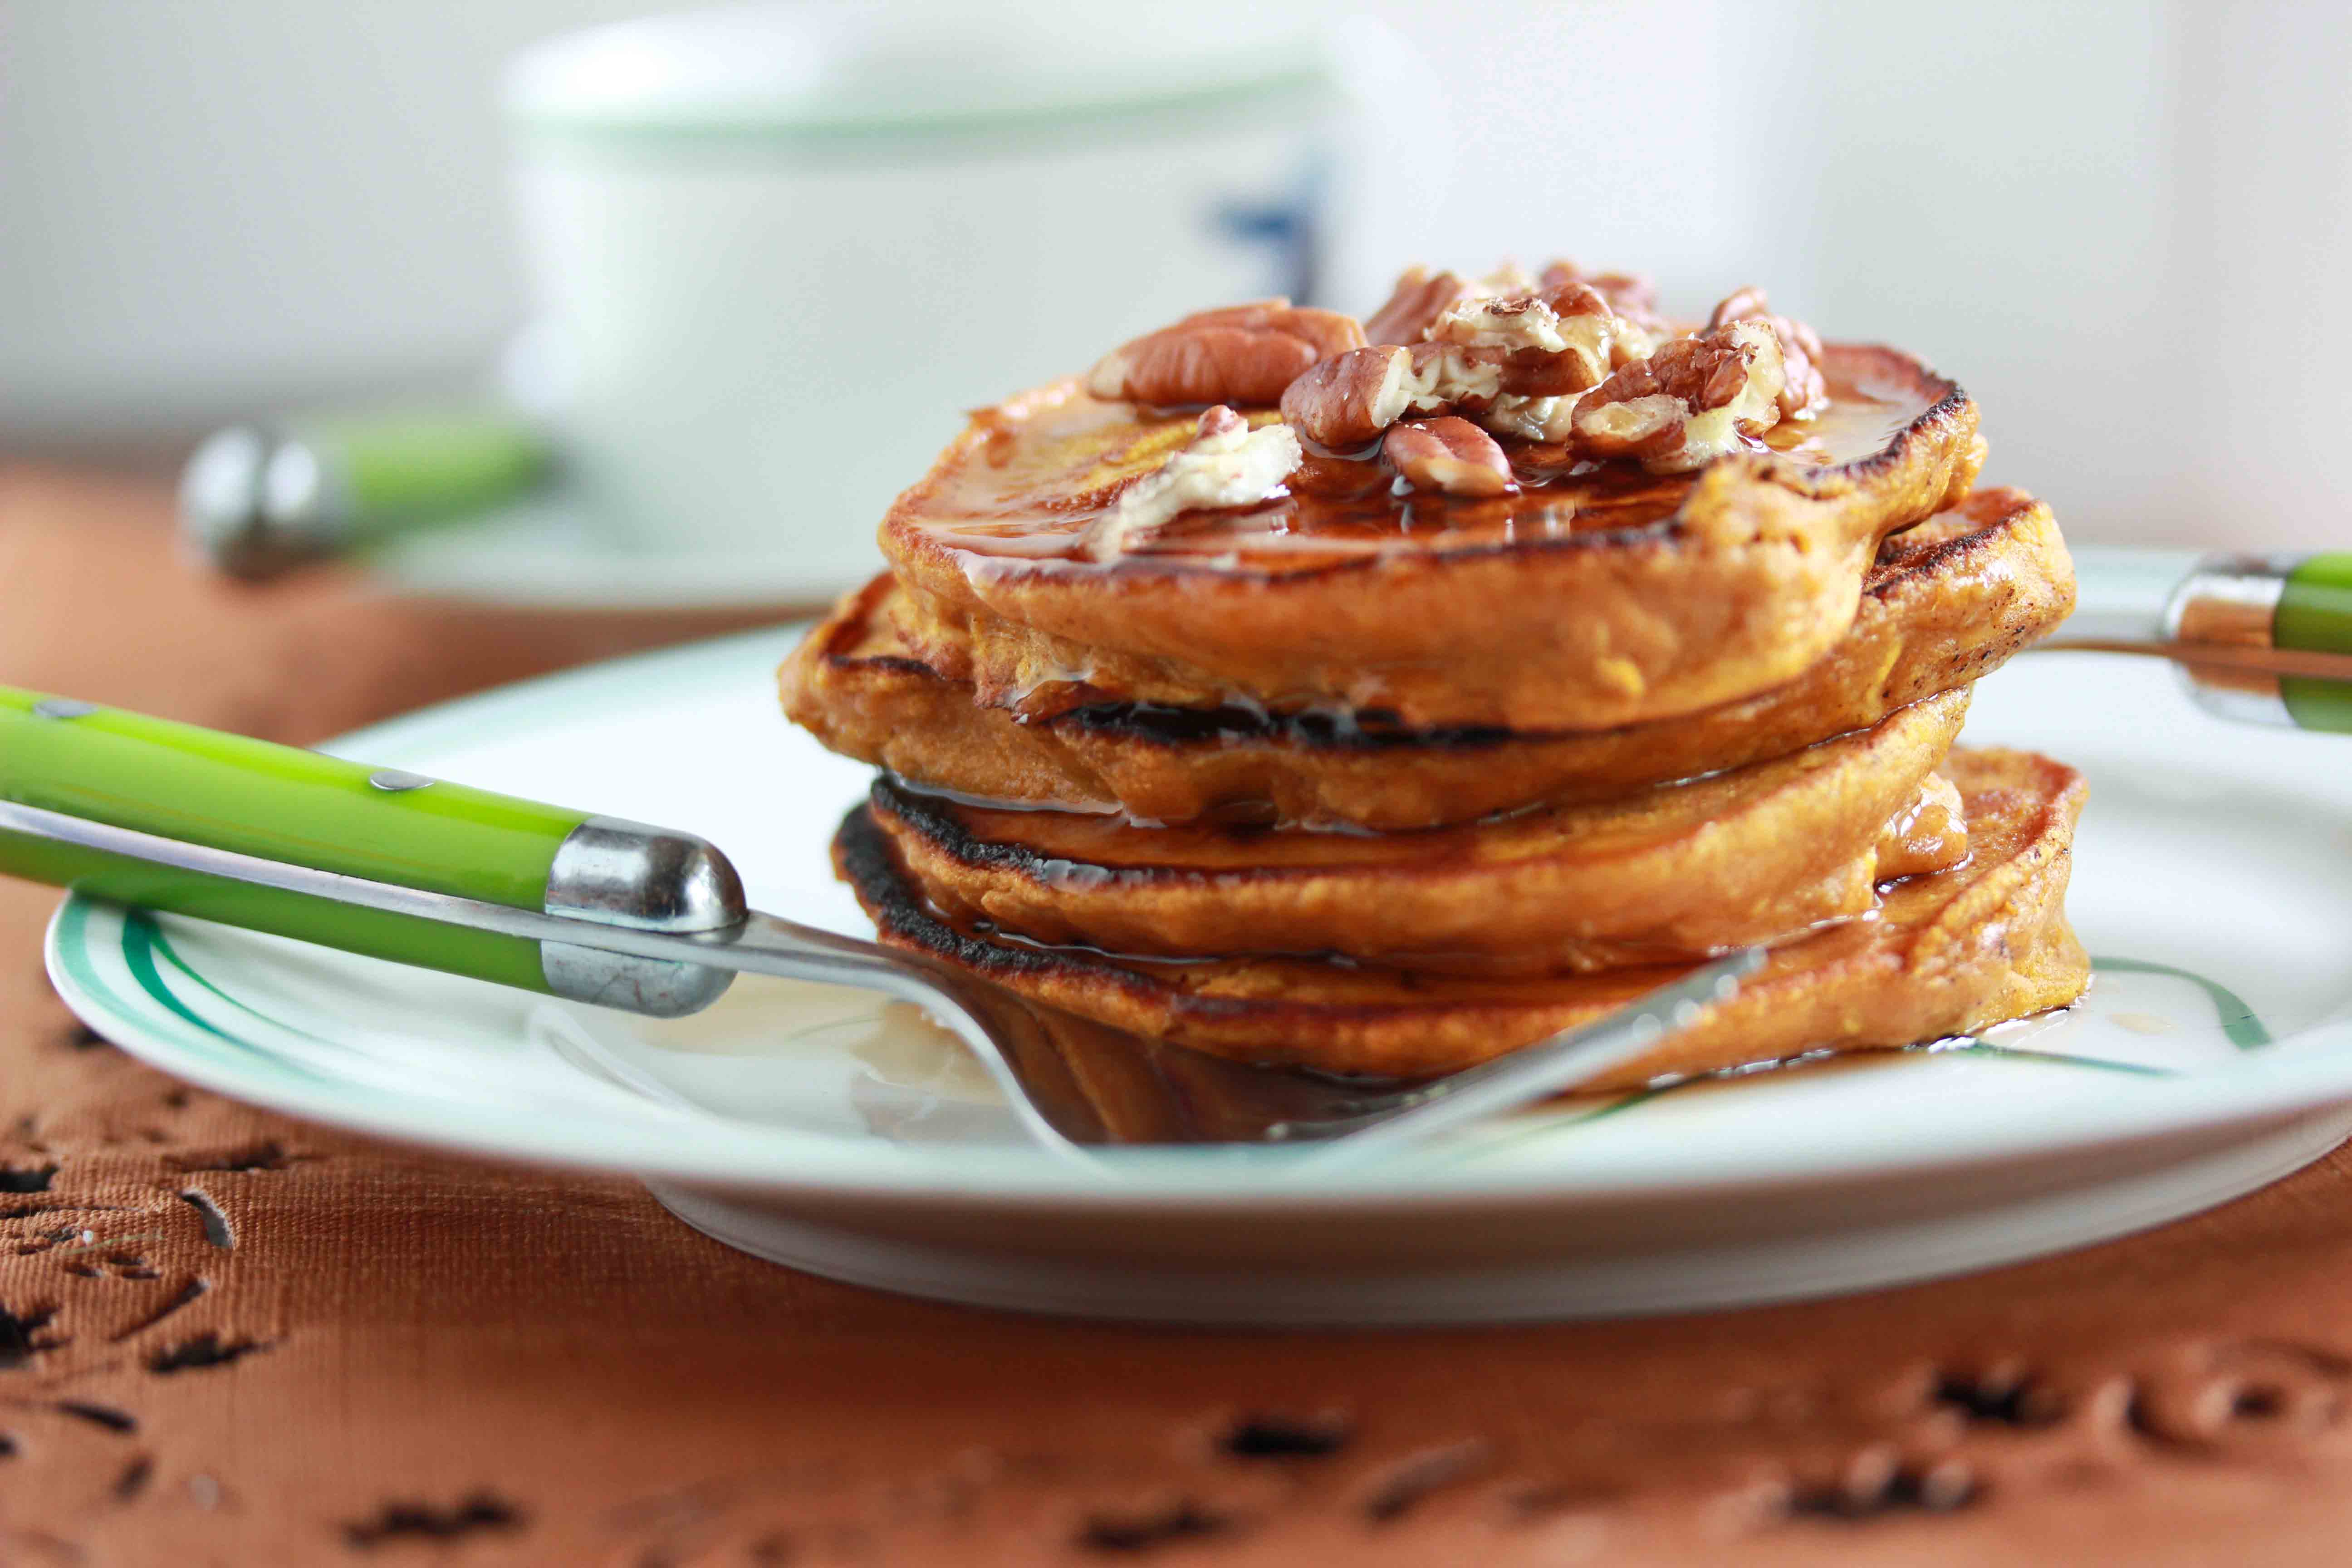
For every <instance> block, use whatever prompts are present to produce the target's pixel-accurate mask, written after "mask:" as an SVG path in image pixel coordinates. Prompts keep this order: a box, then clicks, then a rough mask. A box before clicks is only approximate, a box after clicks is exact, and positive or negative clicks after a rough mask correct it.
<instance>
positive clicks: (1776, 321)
mask: <svg viewBox="0 0 2352 1568" xmlns="http://www.w3.org/2000/svg"><path fill="white" fill-rule="evenodd" d="M1733 321H1761V322H1763V323H1764V324H1765V325H1766V326H1769V327H1770V328H1771V329H1772V331H1774V333H1776V334H1777V335H1778V336H1779V337H1780V360H1781V363H1782V365H1783V366H1784V367H1785V374H1786V382H1785V384H1783V385H1782V386H1781V388H1780V417H1781V418H1783V419H1803V418H1807V417H1809V416H1811V415H1814V414H1817V413H1819V412H1821V410H1822V409H1823V408H1825V407H1827V406H1828V405H1829V401H1830V396H1829V387H1828V386H1827V384H1824V383H1823V382H1822V371H1821V364H1822V340H1821V338H1820V336H1819V335H1818V334H1817V333H1815V332H1814V331H1813V329H1812V328H1811V327H1809V326H1807V325H1805V323H1804V322H1802V321H1793V320H1791V319H1790V318H1789V317H1787V316H1776V315H1774V314H1773V313H1772V309H1771V306H1770V304H1769V302H1768V301H1767V300H1765V298H1764V290H1763V289H1752V288H1751V289H1734V290H1733V291H1732V292H1731V293H1730V294H1729V295H1728V296H1727V297H1726V298H1725V300H1724V301H1723V302H1722V303H1721V304H1719V305H1717V307H1716V308H1715V312H1714V314H1712V315H1710V316H1708V317H1707V319H1706V324H1707V329H1708V330H1709V331H1713V330H1714V329H1716V328H1717V327H1720V326H1725V325H1727V324H1728V323H1730V322H1733Z"/></svg>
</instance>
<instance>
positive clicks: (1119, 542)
mask: <svg viewBox="0 0 2352 1568" xmlns="http://www.w3.org/2000/svg"><path fill="white" fill-rule="evenodd" d="M1305 455H1306V454H1305V452H1304V451H1303V450H1302V449H1301V448H1300V447H1299V445H1298V437H1297V436H1296V435H1294V434H1293V433H1292V432H1291V429H1290V427H1289V426H1286V425H1266V426H1260V427H1259V428H1257V429H1255V430H1253V429H1251V428H1250V425H1249V421H1248V420H1246V419H1244V418H1243V417H1242V416H1240V415H1239V414H1236V413H1234V411H1233V410H1232V409H1231V408H1228V407H1226V406H1225V405H1223V404H1219V405H1216V406H1215V407H1213V408H1211V409H1209V410H1208V411H1207V412H1206V413H1204V414H1202V416H1201V419H1200V423H1199V424H1198V425H1196V426H1194V427H1193V434H1192V440H1191V441H1190V442H1188V443H1187V444H1186V445H1185V446H1184V447H1183V449H1182V450H1181V451H1179V452H1177V453H1176V454H1175V455H1174V456H1172V457H1171V458H1169V459H1168V460H1167V461H1166V462H1165V463H1162V464H1161V465H1160V467H1159V468H1157V469H1155V470H1154V471H1153V472H1151V473H1149V474H1146V475H1145V476H1144V477H1143V478H1141V479H1138V480H1136V481H1135V482H1134V483H1133V484H1130V485H1129V486H1128V488H1127V489H1126V490H1125V492H1124V493H1122V494H1121V495H1120V496H1119V498H1118V507H1117V509H1115V510H1113V511H1112V512H1111V513H1110V514H1109V515H1108V516H1107V517H1106V518H1104V519H1103V520H1102V522H1101V523H1100V524H1097V531H1096V536H1095V538H1094V540H1093V541H1092V550H1093V553H1094V554H1095V556H1096V557H1097V559H1102V558H1105V557H1108V556H1111V555H1116V554H1118V552H1120V551H1123V550H1126V549H1129V548H1130V547H1131V546H1133V545H1134V544H1135V543H1137V542H1139V541H1140V540H1143V539H1147V538H1149V537H1150V536H1151V535H1152V534H1154V533H1157V532H1158V531H1160V530H1161V529H1164V528H1166V527H1167V526H1168V524H1169V523H1170V522H1171V521H1174V520H1175V519H1176V518H1177V517H1179V516H1181V515H1182V514H1183V513H1185V512H1188V511H1202V510H1216V509H1220V508H1227V507H1241V506H1255V505H1257V504H1258V503H1259V502H1261V501H1268V500H1274V499H1275V497H1276V496H1279V495H1281V494H1283V493H1285V492H1284V488H1283V481H1284V480H1285V479H1288V478H1289V477H1290V476H1291V474H1292V473H1293V472H1294V471H1296V470H1297V467H1298V464H1299V460H1300V459H1301V458H1303V457H1305Z"/></svg>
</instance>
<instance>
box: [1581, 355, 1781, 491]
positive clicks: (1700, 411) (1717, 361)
mask: <svg viewBox="0 0 2352 1568" xmlns="http://www.w3.org/2000/svg"><path fill="white" fill-rule="evenodd" d="M1786 381H1787V374H1786V372H1785V371H1784V370H1783V368H1782V362H1781V354H1780V334H1779V333H1778V332H1776V331H1773V329H1772V328H1770V327H1769V326H1767V325H1766V324H1764V323H1763V322H1761V321H1731V322H1727V323H1726V324H1724V325H1722V326H1719V327H1717V328H1715V329H1713V330H1712V331H1706V332H1702V333H1699V334H1697V335H1696V336H1692V337H1686V338H1676V339H1675V341H1674V342H1670V343H1668V344H1666V346H1665V347H1664V348H1662V349H1660V350H1658V352H1657V353H1654V354H1652V355H1650V356H1649V357H1648V358H1647V359H1644V360H1641V361H1639V362H1637V363H1633V364H1629V365H1627V366H1626V367H1625V368H1624V369H1622V370H1621V371H1619V372H1617V374H1614V375H1612V376H1611V377H1610V378H1609V379H1608V380H1606V381H1604V382H1602V383H1601V384H1600V385H1599V386H1597V387H1595V388H1593V389H1592V391H1591V393H1589V394H1587V395H1586V396H1585V398H1584V400H1583V401H1582V402H1581V403H1580V404H1579V405H1577V409H1576V413H1575V416H1574V417H1573V418H1572V419H1571V420H1570V425H1571V427H1572V428H1573V430H1574V432H1575V437H1576V445H1577V447H1578V448H1579V450H1580V451H1582V452H1585V453H1587V454H1588V455H1590V456H1592V457H1596V458H1633V459H1635V460H1637V461H1638V462H1640V463H1641V465H1642V466H1643V468H1647V469H1649V470H1650V471H1651V472H1653V473H1684V472H1687V471H1689V470H1690V469H1693V468H1699V467H1702V466H1704V465H1705V464H1706V463H1707V462H1708V461H1710V460H1712V459H1713V458H1718V457H1721V456H1722V455H1723V454H1725V453H1726V452H1731V451H1736V450H1738V449H1740V448H1741V447H1743V446H1744V445H1745V444H1746V442H1745V439H1744V438H1746V437H1757V436H1761V435H1762V434H1763V433H1764V432H1765V431H1767V430H1769V429H1770V428H1771V427H1772V426H1775V425H1777V424H1779V423H1780V394H1781V391H1782V389H1783V387H1784V386H1785V384H1786Z"/></svg>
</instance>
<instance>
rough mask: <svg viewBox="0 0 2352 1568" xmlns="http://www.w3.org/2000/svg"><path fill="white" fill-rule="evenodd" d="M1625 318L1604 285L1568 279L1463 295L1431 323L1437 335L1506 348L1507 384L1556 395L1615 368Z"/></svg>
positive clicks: (1527, 392)
mask: <svg viewBox="0 0 2352 1568" xmlns="http://www.w3.org/2000/svg"><path fill="white" fill-rule="evenodd" d="M1620 325H1621V323H1620V322H1619V320H1618V317H1617V315H1616V313H1615V312H1613V311H1612V310H1610V309H1609V301H1608V300H1604V299H1602V298H1601V295H1600V294H1599V293H1598V292H1597V291H1595V290H1594V289H1590V288H1588V287H1586V286H1585V285H1584V284H1581V283H1564V284H1561V285H1560V286H1559V287H1558V288H1556V289H1546V290H1544V291H1543V292H1541V293H1528V294H1506V295H1500V296H1491V297H1473V298H1470V299H1465V300H1457V301H1456V302H1455V303H1454V304H1453V305H1452V306H1450V307H1448V308H1447V309H1446V310H1445V311H1444V314H1442V315H1440V316H1439V317H1438V318H1437V320H1436V321H1433V322H1432V323H1431V325H1430V328H1429V337H1430V341H1431V342H1443V343H1454V344H1456V345H1458V346H1460V347H1463V348H1471V349H1488V350H1493V351H1495V352H1496V353H1500V354H1502V355H1503V356H1504V372H1503V390H1504V391H1506V392H1508V393H1512V394H1515V395H1519V396H1523V397H1556V396H1559V395H1560V394H1562V393H1568V392H1582V391H1584V390H1585V389H1586V388H1587V387H1591V386H1598V385H1599V384H1601V381H1602V380H1603V379H1604V378H1606V377H1607V376H1608V374H1609V372H1610V370H1611V368H1612V354H1613V350H1614V348H1615V345H1616V342H1617V339H1618V336H1619V331H1620Z"/></svg>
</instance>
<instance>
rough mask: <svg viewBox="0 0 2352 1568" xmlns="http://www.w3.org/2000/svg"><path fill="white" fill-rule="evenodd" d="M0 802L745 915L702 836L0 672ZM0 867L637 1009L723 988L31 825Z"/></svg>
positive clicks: (685, 918) (359, 868)
mask: <svg viewBox="0 0 2352 1568" xmlns="http://www.w3.org/2000/svg"><path fill="white" fill-rule="evenodd" d="M0 801H6V802H10V803H13V804H15V805H23V806H30V807H35V808H37V809H40V810H44V811H49V812H56V813H59V814H62V815H65V816H73V817H79V818H81V819H83V820H86V821H89V822H96V823H102V824H106V825H109V826H114V827H120V828H129V829H132V830H134V831H137V832H141V833H145V834H151V835H153V836H155V837H162V838H167V839H172V840H175V841H177V842H180V843H184V844H194V845H200V846H204V847H208V848H213V849H220V850H227V851H231V852H234V853H236V854H242V855H247V856H253V857H257V858H261V859H265V860H270V861H277V862H281V863H286V864H291V865H296V866H303V867H308V868H312V869H314V870H320V871H329V872H334V873H337V874H339V875H341V876H346V877H354V878H359V879H364V880H366V881H370V882H379V883H390V884H393V885H395V886H397V887H401V888H406V889H415V890H419V891H423V892H428V893H442V894H449V895H453V896H455V897H457V898H461V899H469V900H476V901H478V902H481V903H489V904H498V905H503V906H505V907H506V908H509V909H514V910H530V911H533V912H535V913H545V914H559V915H564V916H569V917H572V918H575V919H579V920H583V921H606V922H610V923H616V924H622V925H629V926H635V927H637V928H640V929H646V930H667V931H700V930H711V929H717V928H719V927H722V926H724V925H727V924H730V923H732V921H736V920H740V919H741V918H742V913H743V911H742V904H741V889H740V883H738V882H737V881H736V879H735V874H734V869H733V868H732V867H730V866H728V865H727V864H726V858H725V857H724V856H721V855H719V853H718V851H717V850H716V849H714V848H712V847H710V846H709V845H708V844H706V843H704V842H703V841H702V840H700V839H698V838H694V837H691V836H689V835H684V834H670V833H667V832H666V831H665V830H662V829H659V828H648V827H645V826H642V825H639V824H634V823H624V822H617V821H615V820H614V819H613V818H609V817H598V816H590V815H589V814H588V813H585V812H581V811H573V810H569V809H566V808H564V807H561V806H552V805H541V804H540V803H538V802H536V801H528V800H519V799H516V798H515V797H513V796H510V795H491V794H489V793H488V792H486V791H482V790H477V789H468V788H467V787H466V786H465V785H463V784H450V783H447V782H446V781H443V780H438V779H426V778H423V777H421V776H419V775H417V774H414V773H403V772H400V771H397V770H393V769H383V768H371V767H368V766H367V765H365V764H364V763H351V762H345V761H343V760H341V758H337V757H329V756H324V755H321V754H320V753H318V752H305V751H298V750H296V749H294V748H292V747H289V746H276V745H271V744H269V743H268V742H262V741H255V740H250V739H247V738H246V737H244V736H241V735H228V734H223V733H220V732H218V731H211V730H204V729H199V728H197V727H195V726H194V725H189V724H175V723H172V722H170V721H165V720H162V719H152V718H147V717H145V716H142V715H141V714H136V713H126V712H122V711H121V710H115V709H109V708H96V707H93V706H91V705H90V704H88V703H84V702H77V701H72V700H67V699H61V698H54V697H44V696H42V695H41V694H39V693H37V692H31V691H23V690H18V689H15V688H12V687H0ZM583 825H585V826H583ZM638 849H646V850H647V851H649V853H646V854H645V855H642V856H640V855H635V854H633V853H632V851H635V850H638ZM0 874H5V875H8V876H14V877H20V878H26V879H30V880H33V881H37V882H47V883H52V884H55V885H57V886H59V887H68V888H73V889H79V890H83V891H87V892H89V893H92V894H95V895H97V896H99V897H101V898H105V899H110V900H115V901H117V902H121V903H127V904H135V905H140V906H143V907H146V908H150V909H159V910H171V911H173V912H175V913H182V914H188V915H194V916H196V917H198V918H201V919H205V920H214V921H225V922H227V923H229V924H232V925H239V926H246V927H249V928H251V929H254V930H257V931H273V932H277V933H278V934H280V935H285V936H291V937H297V938H300V939H302V940H305V941H310V942H324V943H326V944H328V945H330V946H334V947H340V948H343V949H345V950H347V951H350V952H359V953H364V954H367V955H369V956H371V957H375V958H385V959H390V960H393V961H394V962H395V963H414V964H423V965H425V966H427V967H430V968H435V969H442V970H447V971H449V972H451V973H458V974H467V975H472V976H474V977H475V978H477V979H482V980H491V981H496V982H499V984H507V985H519V986H522V987H525V988H527V989H530V990H536V991H546V992H552V993H554V994H562V995H577V996H579V997H580V998H581V999H583V1000H600V1001H601V1000H606V999H607V998H609V997H611V996H613V995H625V996H627V997H630V998H632V1000H630V1001H627V1002H625V1003H623V1004H620V1005H632V1006H635V1007H637V1009H638V1010H640V1011H649V1012H658V1011H664V1010H676V1011H691V1010H693V1008H694V1007H695V1006H698V1005H704V1004H706V1003H707V1002H708V1001H709V999H711V998H712V997H715V996H716V995H717V994H718V993H719V991H721V990H724V989H725V978H726V977H725V975H724V974H723V973H719V972H707V973H706V972H703V971H701V970H699V969H698V968H692V967H689V966H687V965H682V964H665V963H664V962H663V961H656V960H640V959H630V958H624V957H620V956H615V955H607V954H602V953H601V952H597V951H593V950H590V951H585V952H583V949H582V948H580V947H577V946H574V945H572V944H570V943H559V942H548V943H546V944H542V943H541V942H538V941H535V940H531V939H530V938H528V937H520V936H514V935H509V934H504V933H500V932H496V931H480V930H475V929H471V928H468V927H465V926H461V925H457V924H449V923H445V922H443V921H434V920H426V919H423V918H420V917H418V916H415V915H411V914H402V913H394V912H390V911H386V910H372V909H365V908H360V907H356V906H353V905H349V904H344V903H340V902H337V901H335V900H331V899H327V898H322V897H317V896H313V895H310V894H303V893H296V892H290V891H286V890H282V889H271V888H264V887H259V886H257V885H255V884H252V883H248V882H239V881H232V880H229V879H225V878H220V877H215V876H210V875H206V874H205V873H201V872H197V871H193V870H188V869H183V868H173V867H167V866H163V865H158V864H154V863H152V862H149V861H146V860H142V859H137V858H131V857H130V856H127V855H120V854H115V853H112V852H110V851H104V850H96V849H90V848H86V847H79V846H72V845H67V844H62V843H58V842H56V841H53V840H50V839H47V838H41V837H34V836H32V835H30V834H27V833H17V832H9V831H5V830H0ZM551 879H552V881H551ZM616 976H617V978H618V982H619V984H614V981H615V977H616Z"/></svg>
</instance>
